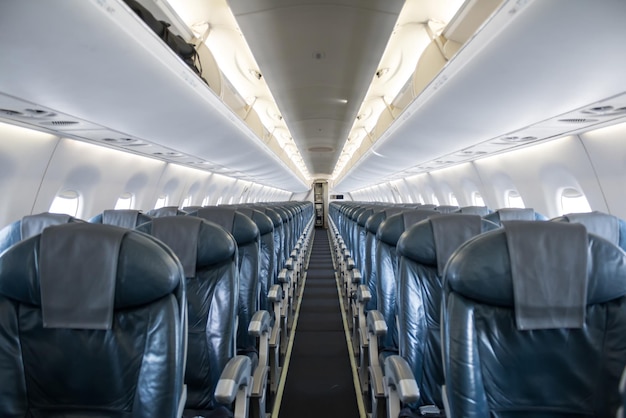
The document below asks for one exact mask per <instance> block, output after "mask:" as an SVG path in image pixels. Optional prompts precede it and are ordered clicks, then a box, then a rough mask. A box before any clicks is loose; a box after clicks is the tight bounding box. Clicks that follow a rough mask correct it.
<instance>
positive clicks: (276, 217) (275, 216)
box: [258, 207, 283, 228]
mask: <svg viewBox="0 0 626 418" xmlns="http://www.w3.org/2000/svg"><path fill="white" fill-rule="evenodd" d="M258 209H259V210H260V211H261V212H263V213H265V214H266V215H267V216H268V217H269V218H270V219H271V220H272V222H273V223H274V228H277V227H279V226H282V224H283V218H281V217H280V214H279V213H278V212H276V211H275V210H274V209H270V208H261V207H259V208H258Z"/></svg>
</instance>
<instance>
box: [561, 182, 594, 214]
mask: <svg viewBox="0 0 626 418" xmlns="http://www.w3.org/2000/svg"><path fill="white" fill-rule="evenodd" d="M582 212H591V206H589V202H588V201H587V198H586V197H585V195H584V194H583V193H582V192H580V191H578V190H576V189H573V188H567V189H563V191H562V192H561V214H566V213H582Z"/></svg>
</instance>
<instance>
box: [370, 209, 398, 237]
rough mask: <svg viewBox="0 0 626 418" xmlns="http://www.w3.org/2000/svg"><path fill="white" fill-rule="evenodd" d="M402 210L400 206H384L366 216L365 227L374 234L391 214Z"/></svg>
mask: <svg viewBox="0 0 626 418" xmlns="http://www.w3.org/2000/svg"><path fill="white" fill-rule="evenodd" d="M400 212H402V208H386V209H383V210H381V211H380V212H375V213H373V214H372V216H370V217H369V218H367V221H366V222H365V228H366V229H367V230H368V231H369V232H371V233H372V234H376V233H377V232H378V228H379V227H380V224H381V223H382V222H383V221H384V220H385V219H387V218H388V217H390V216H391V215H395V214H396V213H400Z"/></svg>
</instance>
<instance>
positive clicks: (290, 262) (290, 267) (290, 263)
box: [285, 257, 293, 270]
mask: <svg viewBox="0 0 626 418" xmlns="http://www.w3.org/2000/svg"><path fill="white" fill-rule="evenodd" d="M285 268H286V269H287V270H293V258H291V257H290V258H288V259H287V261H285Z"/></svg>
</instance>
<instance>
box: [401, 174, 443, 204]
mask: <svg viewBox="0 0 626 418" xmlns="http://www.w3.org/2000/svg"><path fill="white" fill-rule="evenodd" d="M407 183H409V184H411V185H412V188H413V189H414V190H415V202H416V203H426V204H432V203H433V198H432V197H433V195H435V187H436V185H435V183H434V182H433V178H432V176H431V175H429V174H419V175H417V176H413V177H409V178H408V179H407ZM437 198H438V199H439V200H440V202H441V197H439V196H437Z"/></svg>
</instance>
